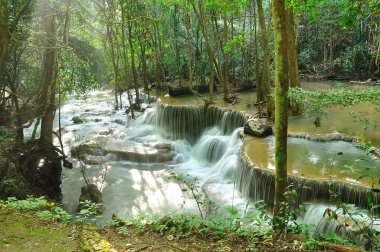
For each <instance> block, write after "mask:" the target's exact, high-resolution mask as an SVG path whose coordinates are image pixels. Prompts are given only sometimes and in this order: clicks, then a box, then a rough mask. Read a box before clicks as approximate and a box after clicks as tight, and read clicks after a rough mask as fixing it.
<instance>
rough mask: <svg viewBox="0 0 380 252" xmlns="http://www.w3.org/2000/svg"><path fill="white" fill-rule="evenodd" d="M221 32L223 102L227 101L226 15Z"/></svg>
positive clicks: (225, 15) (225, 14)
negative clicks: (222, 33) (222, 38)
mask: <svg viewBox="0 0 380 252" xmlns="http://www.w3.org/2000/svg"><path fill="white" fill-rule="evenodd" d="M223 31H224V47H225V48H223V67H224V69H223V94H224V100H227V97H228V51H227V48H226V46H227V43H228V26H227V13H224V15H223Z"/></svg>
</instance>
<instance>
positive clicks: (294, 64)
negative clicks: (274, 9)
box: [259, 0, 301, 115]
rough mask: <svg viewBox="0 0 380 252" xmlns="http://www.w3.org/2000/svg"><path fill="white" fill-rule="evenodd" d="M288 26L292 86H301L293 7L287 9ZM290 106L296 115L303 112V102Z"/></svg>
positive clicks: (293, 103)
mask: <svg viewBox="0 0 380 252" xmlns="http://www.w3.org/2000/svg"><path fill="white" fill-rule="evenodd" d="M259 1H261V0H259ZM286 26H287V32H288V36H287V43H288V59H289V78H290V86H291V87H300V86H301V84H300V79H299V73H298V60H297V46H296V31H295V25H294V22H293V13H292V10H291V9H287V10H286ZM290 107H291V109H292V112H293V114H294V115H299V114H301V104H299V103H296V102H294V101H291V102H290Z"/></svg>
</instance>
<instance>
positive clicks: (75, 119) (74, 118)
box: [71, 116, 83, 124]
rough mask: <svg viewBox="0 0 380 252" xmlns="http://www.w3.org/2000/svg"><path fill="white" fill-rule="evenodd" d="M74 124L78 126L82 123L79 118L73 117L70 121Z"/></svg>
mask: <svg viewBox="0 0 380 252" xmlns="http://www.w3.org/2000/svg"><path fill="white" fill-rule="evenodd" d="M71 120H72V121H73V123H74V124H80V123H83V120H82V119H81V118H80V117H79V116H74V117H73V118H72V119H71Z"/></svg>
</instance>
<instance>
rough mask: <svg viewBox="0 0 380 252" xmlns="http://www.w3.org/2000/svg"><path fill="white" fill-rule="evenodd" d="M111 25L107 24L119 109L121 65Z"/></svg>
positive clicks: (116, 100)
mask: <svg viewBox="0 0 380 252" xmlns="http://www.w3.org/2000/svg"><path fill="white" fill-rule="evenodd" d="M110 26H111V24H107V37H108V42H109V44H110V55H111V61H112V66H113V73H114V78H115V108H116V109H118V108H119V100H118V96H117V93H118V85H119V64H118V60H117V59H116V58H117V56H116V54H117V53H116V52H115V45H114V42H113V38H112V36H113V35H112V33H113V29H112V27H110Z"/></svg>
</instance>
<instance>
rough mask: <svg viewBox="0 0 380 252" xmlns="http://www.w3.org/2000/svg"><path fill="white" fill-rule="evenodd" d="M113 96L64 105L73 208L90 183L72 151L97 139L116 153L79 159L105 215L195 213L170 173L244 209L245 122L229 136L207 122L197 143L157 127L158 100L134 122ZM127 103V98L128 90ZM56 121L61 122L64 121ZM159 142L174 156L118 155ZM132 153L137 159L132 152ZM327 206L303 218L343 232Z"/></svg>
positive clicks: (67, 195)
mask: <svg viewBox="0 0 380 252" xmlns="http://www.w3.org/2000/svg"><path fill="white" fill-rule="evenodd" d="M112 99H113V94H112V93H111V92H110V91H99V92H93V93H90V94H89V95H88V96H87V98H86V99H82V98H81V99H77V98H75V97H72V98H70V99H69V100H68V101H67V102H66V103H65V105H63V106H62V108H61V125H62V140H63V144H64V146H65V153H66V154H68V156H69V159H70V161H72V162H73V164H74V168H73V169H66V168H63V173H62V185H61V188H62V193H63V205H64V207H65V208H66V209H67V210H68V211H69V212H75V210H76V208H77V205H78V203H79V202H78V201H79V196H80V191H81V187H82V186H84V185H85V180H84V178H83V176H82V172H81V163H80V161H79V160H77V159H76V158H73V157H71V155H70V150H71V148H72V147H74V146H78V145H80V144H82V143H94V144H96V145H99V146H101V147H102V148H104V149H107V150H111V152H112V153H104V154H103V155H101V156H100V157H99V156H97V158H98V159H99V158H100V159H101V162H100V164H97V165H95V164H94V165H90V164H84V163H83V161H81V162H82V165H83V166H84V167H85V175H86V177H87V179H88V181H89V183H93V184H95V185H97V187H98V188H99V189H100V190H101V192H102V196H103V202H104V213H103V215H104V216H106V217H110V216H111V215H112V214H116V215H118V216H131V215H138V214H148V215H149V214H160V215H166V214H170V213H174V212H177V213H181V212H183V211H184V212H187V213H189V212H190V213H197V212H198V209H197V205H196V203H195V201H194V200H193V199H192V197H191V195H190V193H189V191H185V190H184V189H185V186H184V184H183V183H181V182H176V181H174V180H171V179H170V178H169V177H170V174H171V172H175V173H176V174H189V175H190V177H192V178H197V179H198V182H199V188H201V189H202V191H203V192H204V193H205V194H206V195H207V196H208V198H209V199H210V200H211V201H212V202H213V203H215V204H216V206H217V207H219V208H222V207H224V206H231V205H233V206H235V207H237V208H238V209H240V210H244V209H245V207H246V201H247V200H245V199H243V197H242V196H241V194H240V192H239V191H238V190H237V185H236V184H235V179H234V178H235V175H236V172H237V169H238V158H239V155H241V147H242V140H241V138H240V134H239V131H241V130H242V128H238V129H235V130H234V131H233V132H232V133H231V134H223V132H224V131H223V129H222V128H220V127H218V126H212V127H208V128H206V129H205V130H204V131H203V132H202V134H201V135H200V137H198V139H197V140H196V141H195V143H193V144H190V143H189V142H188V141H187V140H183V139H177V140H169V139H166V138H165V137H163V136H166V137H167V136H170V134H168V132H165V129H163V128H162V127H161V126H157V125H158V124H159V123H157V108H156V104H154V103H153V104H150V105H149V106H147V105H146V104H144V107H147V108H146V110H145V112H144V113H142V112H136V115H137V118H136V119H135V120H132V119H130V118H128V116H127V115H126V114H125V111H124V110H117V111H116V110H114V108H113V104H112V102H111V101H112ZM123 104H127V99H126V98H125V96H124V97H123ZM75 116H79V117H80V118H81V119H82V120H83V123H80V124H74V123H73V121H72V118H73V117H75ZM225 117H226V115H223V118H225ZM163 123H165V122H162V121H161V122H160V124H161V125H162V124H163ZM222 124H223V122H222ZM55 127H56V128H58V120H56V122H55ZM190 127H191V126H190ZM177 130H178V129H177ZM179 130H180V129H179ZM27 134H28V132H27ZM29 134H30V130H29ZM55 144H56V145H58V142H56V143H55ZM157 144H161V145H166V146H170V148H171V153H172V158H171V161H168V162H151V161H150V162H137V161H136V162H132V161H131V160H130V159H128V158H123V155H118V154H117V153H118V152H137V153H140V154H141V153H143V154H147V155H149V154H153V155H154V154H155V152H157V150H156V149H155V146H157ZM115 153H116V154H115ZM124 156H125V155H124ZM126 156H128V157H131V155H130V154H128V155H126ZM132 157H133V156H132ZM327 207H329V206H326V205H317V204H313V205H311V206H310V207H308V209H307V212H306V214H305V217H304V218H303V219H302V220H301V221H302V222H303V223H305V224H311V225H314V226H316V227H318V230H320V231H321V232H337V225H336V223H333V222H331V223H328V222H327V221H326V218H322V216H323V213H324V210H325V209H326V208H327Z"/></svg>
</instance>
